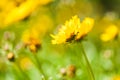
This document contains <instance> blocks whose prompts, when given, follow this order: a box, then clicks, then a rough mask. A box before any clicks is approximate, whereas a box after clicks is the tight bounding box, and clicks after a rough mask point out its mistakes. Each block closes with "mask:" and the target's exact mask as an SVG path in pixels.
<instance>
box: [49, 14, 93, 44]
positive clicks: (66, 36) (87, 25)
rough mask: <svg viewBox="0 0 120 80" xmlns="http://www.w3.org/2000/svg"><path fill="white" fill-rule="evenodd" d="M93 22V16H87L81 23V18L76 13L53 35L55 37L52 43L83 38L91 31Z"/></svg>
mask: <svg viewBox="0 0 120 80" xmlns="http://www.w3.org/2000/svg"><path fill="white" fill-rule="evenodd" d="M93 24H94V20H93V19H92V18H88V17H87V18H85V20H83V22H82V23H80V19H79V18H78V16H77V15H75V16H73V17H72V19H70V20H68V21H66V22H65V24H64V25H62V26H61V28H60V29H59V31H58V34H57V35H51V36H52V37H53V40H52V44H61V43H65V42H70V41H72V40H78V39H81V38H82V37H83V36H85V35H86V34H87V33H88V32H90V31H91V29H92V27H93Z"/></svg>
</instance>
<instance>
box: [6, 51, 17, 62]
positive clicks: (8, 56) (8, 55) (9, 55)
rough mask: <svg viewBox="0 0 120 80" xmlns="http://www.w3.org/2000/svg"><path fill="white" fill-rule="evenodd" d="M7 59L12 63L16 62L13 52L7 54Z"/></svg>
mask: <svg viewBox="0 0 120 80" xmlns="http://www.w3.org/2000/svg"><path fill="white" fill-rule="evenodd" d="M7 59H8V60H10V61H14V60H15V56H14V54H13V53H12V52H9V53H8V54H7Z"/></svg>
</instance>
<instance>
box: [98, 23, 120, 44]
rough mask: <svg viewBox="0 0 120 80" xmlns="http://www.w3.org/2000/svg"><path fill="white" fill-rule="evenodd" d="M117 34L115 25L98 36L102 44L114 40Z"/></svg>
mask: <svg viewBox="0 0 120 80" xmlns="http://www.w3.org/2000/svg"><path fill="white" fill-rule="evenodd" d="M117 34H118V28H117V26H115V25H110V26H109V27H108V28H106V29H105V31H104V33H103V34H102V35H101V36H100V38H101V40H102V41H104V42H107V41H110V40H112V39H114V38H115V37H116V36H117Z"/></svg>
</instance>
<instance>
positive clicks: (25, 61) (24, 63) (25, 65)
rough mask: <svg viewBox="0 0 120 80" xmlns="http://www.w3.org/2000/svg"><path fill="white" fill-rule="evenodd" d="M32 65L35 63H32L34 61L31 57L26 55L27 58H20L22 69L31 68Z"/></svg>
mask: <svg viewBox="0 0 120 80" xmlns="http://www.w3.org/2000/svg"><path fill="white" fill-rule="evenodd" d="M32 66H33V63H32V61H31V60H30V59H29V58H27V57H25V58H22V59H21V60H20V67H21V69H23V70H27V69H29V68H30V67H32Z"/></svg>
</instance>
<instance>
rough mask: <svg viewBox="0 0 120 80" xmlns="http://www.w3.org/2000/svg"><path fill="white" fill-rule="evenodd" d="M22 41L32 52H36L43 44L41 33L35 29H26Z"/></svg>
mask: <svg viewBox="0 0 120 80" xmlns="http://www.w3.org/2000/svg"><path fill="white" fill-rule="evenodd" d="M22 41H23V42H24V44H25V46H28V48H29V49H30V50H31V51H32V52H36V51H37V48H39V47H40V45H41V42H40V40H39V33H38V31H37V30H35V29H30V30H26V31H25V32H24V33H23V35H22Z"/></svg>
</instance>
